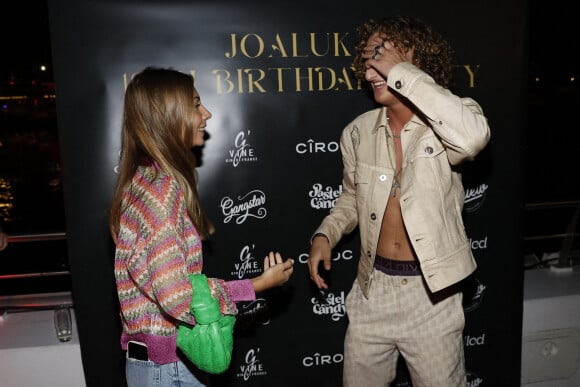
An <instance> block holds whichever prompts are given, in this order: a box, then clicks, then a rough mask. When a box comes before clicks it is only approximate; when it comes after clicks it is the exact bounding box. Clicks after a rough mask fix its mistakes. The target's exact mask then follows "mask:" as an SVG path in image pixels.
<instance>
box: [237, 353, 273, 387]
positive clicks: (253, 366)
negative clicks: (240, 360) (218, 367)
mask: <svg viewBox="0 0 580 387" xmlns="http://www.w3.org/2000/svg"><path fill="white" fill-rule="evenodd" d="M258 352H260V348H257V349H255V350H254V349H250V350H249V351H248V352H247V353H246V357H245V358H244V361H245V364H242V365H241V366H240V372H239V373H238V374H237V376H238V377H242V378H243V379H244V380H245V381H247V380H248V379H250V376H257V375H266V374H267V373H266V371H265V370H264V365H263V364H262V363H261V362H260V361H259V360H258V356H257V353H258Z"/></svg>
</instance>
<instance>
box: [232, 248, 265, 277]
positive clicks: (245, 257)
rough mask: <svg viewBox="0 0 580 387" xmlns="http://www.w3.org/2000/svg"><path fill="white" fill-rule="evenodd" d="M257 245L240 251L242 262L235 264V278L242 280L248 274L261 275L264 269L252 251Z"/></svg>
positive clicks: (233, 273)
mask: <svg viewBox="0 0 580 387" xmlns="http://www.w3.org/2000/svg"><path fill="white" fill-rule="evenodd" d="M254 248H255V245H252V246H251V247H250V246H244V247H243V248H242V251H240V262H239V263H235V264H234V271H233V272H232V273H231V274H232V275H233V276H234V277H237V278H238V279H242V278H244V277H245V276H246V274H260V273H261V272H262V269H260V266H259V265H258V261H256V258H254V255H253V254H252V251H253V250H254Z"/></svg>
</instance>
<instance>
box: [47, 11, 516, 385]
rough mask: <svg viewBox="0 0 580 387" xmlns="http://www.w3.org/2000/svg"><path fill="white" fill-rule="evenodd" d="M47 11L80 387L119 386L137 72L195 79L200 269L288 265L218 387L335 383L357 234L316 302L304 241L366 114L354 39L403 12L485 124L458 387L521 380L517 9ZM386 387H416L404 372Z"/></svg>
mask: <svg viewBox="0 0 580 387" xmlns="http://www.w3.org/2000/svg"><path fill="white" fill-rule="evenodd" d="M49 14H50V27H51V37H52V47H53V62H54V66H55V69H54V74H55V80H56V85H57V113H58V124H59V132H60V136H61V145H62V157H63V166H64V169H63V172H64V188H65V207H66V221H67V236H68V246H69V256H70V267H71V272H72V280H73V297H74V302H75V313H76V317H77V323H78V329H79V336H80V342H81V352H82V357H83V366H84V372H85V376H86V381H87V385H88V386H117V385H119V386H122V385H124V376H123V372H124V371H123V365H124V359H123V353H122V352H121V350H120V345H119V335H120V322H119V319H118V304H117V299H116V293H115V285H114V278H113V270H112V262H113V252H114V247H113V244H112V241H111V239H110V237H109V234H108V230H107V213H108V209H109V203H110V198H111V195H112V190H113V186H114V182H115V178H116V175H115V168H116V163H117V159H118V152H119V144H120V141H119V140H120V128H121V114H122V101H123V92H124V88H125V86H126V83H127V80H128V79H129V78H130V76H131V74H133V73H135V72H137V71H139V70H140V69H142V68H143V67H145V66H147V65H157V66H170V67H174V68H177V69H179V70H182V71H192V72H194V74H195V76H196V85H197V88H198V90H199V92H200V94H201V96H202V99H203V101H204V104H205V105H206V106H207V107H208V108H209V110H210V111H211V112H212V113H213V115H214V117H213V118H212V119H211V120H210V121H209V125H208V128H207V131H208V133H209V138H208V140H207V142H206V146H205V147H204V148H203V149H202V151H201V154H200V160H201V165H200V167H199V168H198V173H199V178H200V193H201V196H202V200H203V204H204V206H205V208H206V209H207V211H208V213H209V215H210V217H211V218H212V219H213V220H214V222H215V224H216V227H217V233H216V234H215V236H214V237H213V238H212V241H211V242H210V243H208V244H207V245H206V246H205V247H206V248H205V258H204V259H205V270H206V271H207V273H208V274H210V275H213V276H218V277H222V278H225V279H236V278H248V277H251V276H254V275H256V273H258V271H259V267H261V259H262V257H263V256H264V255H265V254H266V253H267V251H268V250H270V249H276V250H280V251H281V252H282V253H283V255H284V256H286V257H293V258H294V259H295V260H296V265H295V274H294V276H293V278H292V279H291V281H290V282H289V283H288V284H287V285H286V286H284V287H282V288H280V289H275V290H273V291H270V292H267V293H265V294H263V295H262V296H263V300H266V301H267V305H269V309H268V315H267V316H264V317H262V318H261V319H260V321H259V324H257V325H250V326H247V327H246V328H245V329H243V330H242V329H239V330H238V331H237V334H236V339H235V350H234V355H233V360H232V366H231V368H230V370H229V371H228V372H227V373H226V374H224V375H221V376H220V377H216V378H215V381H216V385H218V386H235V385H252V386H274V385H276V386H295V385H298V384H303V385H308V386H333V387H334V386H340V385H341V381H340V380H341V372H342V340H343V336H344V332H345V328H346V323H347V321H346V317H345V313H344V297H345V295H346V293H347V292H348V290H349V289H350V286H351V284H352V280H353V279H354V276H355V269H356V261H357V256H356V252H357V251H358V235H357V234H356V232H355V233H354V234H353V235H352V236H350V237H349V238H345V239H344V240H343V242H342V243H341V244H340V245H339V246H337V248H336V249H335V253H334V262H333V270H332V274H331V289H330V291H329V293H328V294H327V295H326V298H325V299H322V298H321V297H320V296H319V294H318V293H317V292H316V290H315V289H314V288H313V286H312V285H311V283H310V280H309V276H308V269H307V267H306V265H305V260H306V257H307V253H308V249H309V243H308V241H309V237H310V235H311V233H312V231H313V230H314V229H315V227H316V226H317V225H318V224H319V222H320V221H321V220H322V218H323V217H324V215H325V214H326V213H328V211H329V210H330V209H331V208H332V205H333V203H334V200H335V198H336V197H337V195H338V194H339V192H340V190H341V187H340V183H341V181H340V179H341V161H340V152H339V150H338V139H339V135H340V132H341V130H342V128H343V127H344V126H345V125H346V124H347V123H348V122H349V121H350V120H351V119H353V118H354V117H355V116H356V115H358V114H360V113H362V112H364V111H366V110H368V109H369V108H371V107H372V101H371V99H370V98H368V96H367V95H366V92H365V90H364V88H363V87H362V86H361V85H360V84H358V83H357V82H356V81H355V80H354V78H353V76H352V73H351V72H350V70H349V67H350V65H351V61H352V54H353V43H354V38H355V31H354V29H355V27H356V26H357V25H358V24H360V23H361V22H362V21H363V20H365V19H366V18H368V17H370V16H388V15H395V14H408V15H413V16H416V17H419V18H422V19H424V20H425V21H427V22H428V23H430V24H432V25H434V26H435V27H436V28H437V29H438V30H439V31H440V32H441V33H443V35H444V36H446V37H447V38H448V39H449V41H450V42H451V43H452V45H453V47H454V48H455V50H456V66H455V74H454V78H455V83H454V85H453V89H454V91H455V92H456V93H457V94H459V95H462V96H471V97H473V98H475V99H476V100H478V101H479V102H480V103H481V105H482V106H483V108H484V112H485V113H486V115H487V116H488V119H489V121H490V126H491V128H492V140H491V142H490V144H489V146H488V147H487V148H486V149H485V150H484V152H483V153H482V154H481V155H480V156H479V157H478V158H477V159H476V160H475V162H473V163H470V164H468V165H466V166H465V168H464V184H465V188H466V206H465V211H464V216H465V222H466V227H467V231H468V234H469V236H470V238H471V242H472V248H473V250H474V253H475V256H476V259H477V262H478V265H479V268H478V270H477V271H476V273H475V274H474V275H473V276H471V277H470V278H468V279H467V280H466V281H465V284H464V289H465V292H464V307H465V310H466V320H467V322H466V329H465V346H466V365H467V370H468V375H469V377H468V381H469V383H468V384H469V386H478V385H489V386H516V385H519V384H520V343H521V319H522V271H521V246H520V240H521V218H522V217H521V214H522V211H521V210H522V207H523V206H522V199H521V196H522V192H521V191H522V164H521V159H522V151H523V150H522V147H521V145H520V143H521V141H520V140H521V138H522V136H523V122H522V121H523V106H524V101H523V84H524V74H525V73H526V72H525V66H524V63H525V61H524V59H525V58H524V56H525V54H526V50H525V44H526V43H527V41H526V38H525V36H526V35H525V32H526V31H525V29H526V3H525V1H524V0H516V1H511V2H498V1H491V2H490V1H484V0H475V1H470V2H464V1H448V2H446V3H445V4H444V5H442V4H441V3H440V2H431V1H427V0H422V1H391V2H388V3H385V2H379V1H359V2H357V3H356V5H354V4H353V5H350V6H347V5H344V4H343V5H339V3H336V2H332V1H328V2H325V1H319V2H312V1H310V2H307V1H292V2H267V1H256V0H249V1H243V2H236V1H210V0H208V1H189V2H188V1H162V0H159V1H141V2H134V1H104V0H103V1H95V0H93V1H88V0H77V1H65V0H49ZM263 300H260V302H262V301H263ZM252 306H255V305H249V307H252ZM402 370H403V368H402ZM396 385H397V386H400V387H401V386H410V382H409V380H408V379H407V378H406V376H405V374H404V372H401V376H400V377H399V378H398V379H397V383H396Z"/></svg>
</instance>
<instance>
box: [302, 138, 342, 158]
mask: <svg viewBox="0 0 580 387" xmlns="http://www.w3.org/2000/svg"><path fill="white" fill-rule="evenodd" d="M339 149H340V147H339V145H338V143H337V142H336V141H332V142H329V143H324V142H315V141H314V140H310V139H309V140H308V141H306V143H303V142H301V143H298V144H296V153H298V154H301V155H303V154H306V153H326V152H331V153H333V152H338V150H339Z"/></svg>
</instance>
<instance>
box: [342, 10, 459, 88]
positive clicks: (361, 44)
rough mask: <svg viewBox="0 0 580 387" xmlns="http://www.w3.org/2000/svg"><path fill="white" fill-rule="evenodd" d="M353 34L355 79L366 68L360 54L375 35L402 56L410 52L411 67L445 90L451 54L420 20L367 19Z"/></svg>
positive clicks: (448, 47)
mask: <svg viewBox="0 0 580 387" xmlns="http://www.w3.org/2000/svg"><path fill="white" fill-rule="evenodd" d="M356 32H357V34H358V38H359V40H358V42H357V43H356V46H355V51H356V54H355V57H354V60H353V66H354V73H355V76H356V78H357V79H364V73H365V70H366V68H365V59H364V58H362V53H363V50H364V48H365V46H366V45H367V41H368V39H369V37H370V36H371V35H372V34H374V33H375V32H378V33H379V34H380V36H381V37H383V38H384V39H385V40H388V41H389V42H391V43H393V45H394V46H395V47H396V48H397V49H401V50H403V52H405V53H406V52H408V51H409V50H411V49H414V51H413V64H414V65H415V66H417V67H419V68H420V69H421V70H423V71H425V72H426V73H427V74H429V75H430V76H431V77H433V79H435V82H437V83H438V84H439V85H441V86H443V87H449V85H450V83H451V69H452V58H453V51H452V49H451V46H450V45H449V43H448V42H447V41H446V40H445V39H444V38H443V37H442V36H441V35H440V34H439V33H437V32H436V31H434V30H433V28H432V27H430V26H429V25H427V24H425V23H424V22H423V21H421V20H419V19H415V18H412V17H406V16H394V17H389V18H381V19H372V18H371V19H368V20H366V21H365V22H364V23H363V24H362V25H360V26H359V27H357V29H356Z"/></svg>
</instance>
